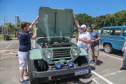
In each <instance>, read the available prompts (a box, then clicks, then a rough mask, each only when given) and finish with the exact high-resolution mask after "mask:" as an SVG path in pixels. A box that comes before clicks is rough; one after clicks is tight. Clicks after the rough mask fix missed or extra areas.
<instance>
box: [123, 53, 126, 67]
mask: <svg viewBox="0 0 126 84" xmlns="http://www.w3.org/2000/svg"><path fill="white" fill-rule="evenodd" d="M123 68H126V51H124V53H123Z"/></svg>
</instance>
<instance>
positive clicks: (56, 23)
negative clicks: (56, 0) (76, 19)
mask: <svg viewBox="0 0 126 84" xmlns="http://www.w3.org/2000/svg"><path fill="white" fill-rule="evenodd" d="M72 13H73V10H72V9H52V8H49V7H40V8H39V19H38V23H37V27H38V32H37V37H46V36H68V37H73V15H72Z"/></svg>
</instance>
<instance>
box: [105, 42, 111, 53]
mask: <svg viewBox="0 0 126 84" xmlns="http://www.w3.org/2000/svg"><path fill="white" fill-rule="evenodd" d="M104 51H105V52H106V53H112V51H113V49H112V46H111V45H110V44H105V46H104Z"/></svg>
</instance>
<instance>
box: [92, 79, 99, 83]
mask: <svg viewBox="0 0 126 84" xmlns="http://www.w3.org/2000/svg"><path fill="white" fill-rule="evenodd" d="M92 80H93V81H94V82H96V83H97V84H100V83H99V82H98V81H96V80H95V79H92Z"/></svg>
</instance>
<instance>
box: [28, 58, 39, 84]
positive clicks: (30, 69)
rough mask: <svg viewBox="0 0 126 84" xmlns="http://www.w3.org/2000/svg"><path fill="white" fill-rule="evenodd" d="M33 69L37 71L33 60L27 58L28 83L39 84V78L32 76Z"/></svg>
mask: <svg viewBox="0 0 126 84" xmlns="http://www.w3.org/2000/svg"><path fill="white" fill-rule="evenodd" d="M33 71H37V70H36V68H35V65H34V60H31V59H29V63H28V73H29V82H30V84H39V79H37V78H34V77H33Z"/></svg>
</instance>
